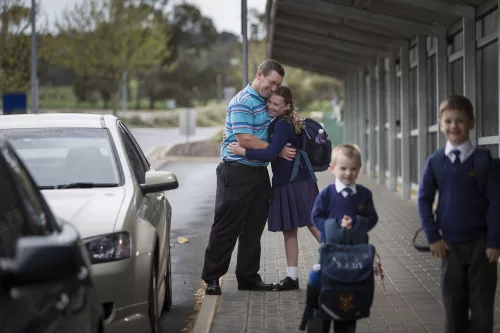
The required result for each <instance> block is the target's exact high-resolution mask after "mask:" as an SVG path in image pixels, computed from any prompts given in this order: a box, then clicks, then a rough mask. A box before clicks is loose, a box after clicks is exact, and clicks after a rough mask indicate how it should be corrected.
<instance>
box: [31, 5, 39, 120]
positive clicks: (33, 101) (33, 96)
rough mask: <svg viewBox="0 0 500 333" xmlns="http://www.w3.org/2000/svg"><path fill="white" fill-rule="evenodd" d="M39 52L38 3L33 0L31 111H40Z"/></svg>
mask: <svg viewBox="0 0 500 333" xmlns="http://www.w3.org/2000/svg"><path fill="white" fill-rule="evenodd" d="M36 65H37V52H36V3H35V0H31V113H37V112H38V105H37V104H38V103H37V102H38V93H37V90H38V89H37V84H38V83H37V80H36V76H37V75H36V72H37V68H36Z"/></svg>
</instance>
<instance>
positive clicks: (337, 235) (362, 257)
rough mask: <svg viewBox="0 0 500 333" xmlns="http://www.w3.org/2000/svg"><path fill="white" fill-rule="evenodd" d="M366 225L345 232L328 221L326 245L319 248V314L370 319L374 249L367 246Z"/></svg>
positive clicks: (342, 318)
mask: <svg viewBox="0 0 500 333" xmlns="http://www.w3.org/2000/svg"><path fill="white" fill-rule="evenodd" d="M367 233H368V230H367V224H366V223H355V224H354V225H353V227H352V229H343V228H340V227H339V226H338V225H337V222H336V221H335V220H333V219H332V220H327V221H325V243H324V244H322V245H321V247H320V265H321V289H320V293H319V306H318V307H319V314H320V316H321V317H324V318H329V319H335V320H358V319H362V318H367V317H369V316H370V308H371V306H372V303H373V295H374V292H375V270H374V262H375V247H374V246H373V245H372V244H368V243H365V241H366V240H367V239H368V236H367Z"/></svg>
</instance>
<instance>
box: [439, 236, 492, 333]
mask: <svg viewBox="0 0 500 333" xmlns="http://www.w3.org/2000/svg"><path fill="white" fill-rule="evenodd" d="M448 247H449V251H448V253H447V256H446V258H445V259H443V260H442V264H441V290H442V295H443V303H444V309H445V315H446V333H492V332H493V311H494V303H495V289H496V284H497V263H496V262H495V263H490V262H489V261H488V259H487V258H486V248H485V239H484V238H482V239H480V240H477V241H471V242H463V243H448ZM469 310H470V316H469Z"/></svg>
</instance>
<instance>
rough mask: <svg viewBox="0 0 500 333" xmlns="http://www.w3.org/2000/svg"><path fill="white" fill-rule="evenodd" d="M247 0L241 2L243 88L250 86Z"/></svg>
mask: <svg viewBox="0 0 500 333" xmlns="http://www.w3.org/2000/svg"><path fill="white" fill-rule="evenodd" d="M247 25H248V24H247V0H241V35H242V37H243V39H242V44H243V56H242V59H243V66H242V69H243V73H242V74H243V75H242V78H243V88H245V87H246V86H247V84H248V37H247Z"/></svg>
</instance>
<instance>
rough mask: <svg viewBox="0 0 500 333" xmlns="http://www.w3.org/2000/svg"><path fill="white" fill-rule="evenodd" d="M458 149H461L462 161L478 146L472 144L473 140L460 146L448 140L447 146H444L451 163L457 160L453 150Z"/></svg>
mask: <svg viewBox="0 0 500 333" xmlns="http://www.w3.org/2000/svg"><path fill="white" fill-rule="evenodd" d="M455 149H458V150H459V151H460V162H462V163H463V162H464V161H465V160H467V158H469V157H470V155H472V153H473V152H474V151H475V150H476V147H474V145H473V144H472V142H470V141H467V142H465V143H463V144H461V145H460V146H458V147H456V148H455V147H453V146H452V144H451V143H450V141H448V142H446V147H445V148H444V154H445V155H446V156H448V158H449V159H450V161H451V163H453V162H455V158H456V155H455V154H453V153H452V151H453V150H455Z"/></svg>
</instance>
